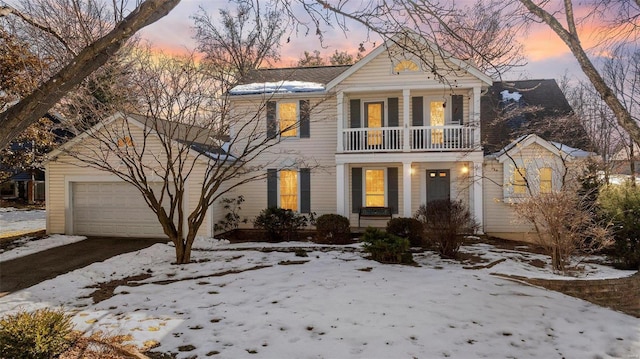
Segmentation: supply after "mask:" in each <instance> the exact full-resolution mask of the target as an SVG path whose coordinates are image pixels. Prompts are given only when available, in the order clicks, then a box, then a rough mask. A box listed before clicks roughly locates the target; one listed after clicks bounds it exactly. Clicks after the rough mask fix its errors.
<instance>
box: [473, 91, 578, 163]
mask: <svg viewBox="0 0 640 359" xmlns="http://www.w3.org/2000/svg"><path fill="white" fill-rule="evenodd" d="M480 111H481V114H480V118H481V133H482V137H483V138H482V142H483V146H484V149H485V153H492V152H496V151H498V150H500V149H501V148H503V147H504V146H506V145H507V144H508V143H509V142H510V141H511V139H513V138H514V137H519V136H522V135H526V134H537V135H540V136H542V137H543V138H546V139H548V140H550V141H555V142H562V143H566V144H567V145H568V146H571V147H575V148H587V149H588V148H590V145H589V140H588V137H587V133H586V130H585V129H584V128H583V127H582V125H581V124H580V123H579V121H577V119H576V118H575V117H574V112H573V109H572V108H571V106H570V105H569V102H568V101H567V99H566V97H565V96H564V94H563V93H562V90H560V87H559V86H558V84H557V82H556V81H555V80H553V79H541V80H518V81H502V82H494V83H493V84H492V85H491V87H489V89H488V90H487V92H486V93H485V94H484V95H483V96H482V99H481V107H480Z"/></svg>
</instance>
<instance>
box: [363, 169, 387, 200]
mask: <svg viewBox="0 0 640 359" xmlns="http://www.w3.org/2000/svg"><path fill="white" fill-rule="evenodd" d="M379 170H382V173H383V181H384V182H383V186H382V188H383V191H384V206H383V207H388V206H389V190H388V189H387V186H388V185H389V177H388V174H387V168H386V167H362V207H367V171H379Z"/></svg>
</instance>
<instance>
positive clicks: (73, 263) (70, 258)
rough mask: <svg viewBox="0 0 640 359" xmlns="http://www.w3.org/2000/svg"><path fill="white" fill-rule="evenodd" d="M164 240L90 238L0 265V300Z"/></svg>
mask: <svg viewBox="0 0 640 359" xmlns="http://www.w3.org/2000/svg"><path fill="white" fill-rule="evenodd" d="M167 241H168V240H167V239H147V238H144V239H143V238H106V237H105V238H102V237H100V238H97V237H93V238H88V239H85V240H83V241H80V242H76V243H71V244H67V245H64V246H60V247H55V248H51V249H47V250H45V251H42V252H38V253H33V254H30V255H27V256H24V257H20V258H16V259H12V260H8V261H5V262H0V297H2V296H5V295H7V294H10V293H13V292H16V291H18V290H21V289H25V288H29V287H31V286H32V285H35V284H38V283H40V282H42V281H45V280H47V279H51V278H55V277H57V276H58V275H60V274H64V273H67V272H71V271H72V270H75V269H78V268H82V267H86V266H88V265H89V264H92V263H95V262H101V261H104V260H106V259H109V258H111V257H114V256H117V255H119V254H123V253H129V252H134V251H138V250H141V249H144V248H147V247H150V246H152V245H153V244H155V243H166V242H167Z"/></svg>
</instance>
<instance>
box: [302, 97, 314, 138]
mask: <svg viewBox="0 0 640 359" xmlns="http://www.w3.org/2000/svg"><path fill="white" fill-rule="evenodd" d="M310 112H311V106H310V104H309V100H300V138H309V137H311V114H310Z"/></svg>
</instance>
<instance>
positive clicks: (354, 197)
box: [351, 168, 362, 213]
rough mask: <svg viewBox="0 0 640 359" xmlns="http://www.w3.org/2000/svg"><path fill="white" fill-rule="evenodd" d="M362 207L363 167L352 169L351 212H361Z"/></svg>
mask: <svg viewBox="0 0 640 359" xmlns="http://www.w3.org/2000/svg"><path fill="white" fill-rule="evenodd" d="M360 207H362V168H352V169H351V212H352V213H358V212H360Z"/></svg>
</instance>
